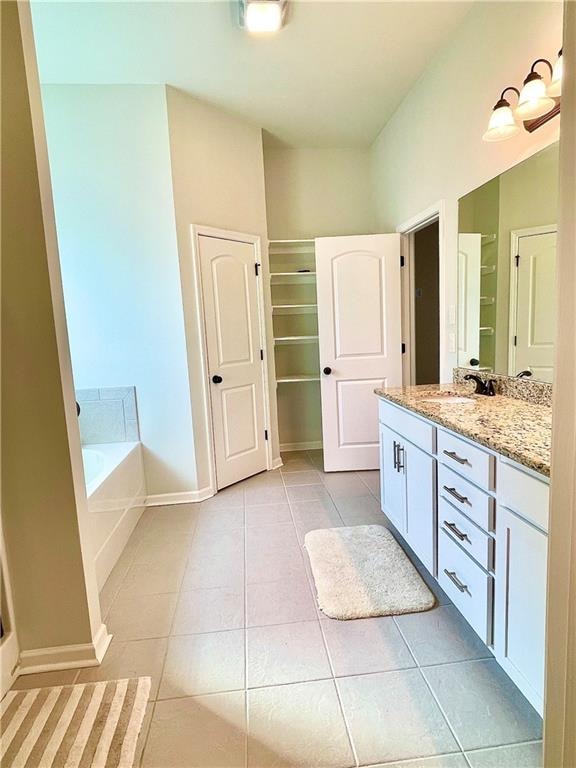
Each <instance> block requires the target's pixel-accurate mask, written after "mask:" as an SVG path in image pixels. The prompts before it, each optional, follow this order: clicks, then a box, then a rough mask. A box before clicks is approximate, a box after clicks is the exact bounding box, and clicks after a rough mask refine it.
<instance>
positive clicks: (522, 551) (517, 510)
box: [379, 399, 549, 714]
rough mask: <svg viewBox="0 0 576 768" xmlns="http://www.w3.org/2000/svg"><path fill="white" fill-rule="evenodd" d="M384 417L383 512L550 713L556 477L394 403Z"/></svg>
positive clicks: (383, 404) (384, 407)
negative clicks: (548, 641)
mask: <svg viewBox="0 0 576 768" xmlns="http://www.w3.org/2000/svg"><path fill="white" fill-rule="evenodd" d="M379 419H380V470H381V499H382V511H383V512H384V514H385V515H386V516H387V517H389V518H390V520H391V522H392V523H393V524H394V525H395V526H396V528H397V529H398V532H399V533H400V534H401V535H402V536H403V537H404V538H405V539H406V541H407V543H408V544H409V545H410V547H411V548H412V550H413V551H414V552H415V553H416V554H417V555H418V557H419V558H420V559H421V560H422V562H423V563H424V564H425V565H426V567H427V568H428V570H429V571H430V573H431V574H432V575H434V576H436V578H437V580H438V583H439V584H440V585H441V587H442V588H443V589H444V591H445V592H446V594H447V595H448V597H449V598H450V599H451V600H452V602H453V603H454V605H455V606H456V607H457V608H458V610H459V611H460V612H461V613H462V615H463V616H464V618H465V619H466V620H467V621H468V623H469V624H470V626H471V627H472V628H473V629H474V630H475V631H476V632H477V634H478V635H479V636H480V638H481V639H482V640H483V641H484V642H485V643H486V644H487V645H488V646H489V647H490V648H491V649H492V651H493V652H494V655H495V657H496V660H497V661H498V662H499V664H500V665H501V666H502V668H503V669H504V670H505V671H506V672H507V673H508V675H509V676H510V677H511V679H512V680H513V681H514V682H515V683H516V685H517V686H518V688H520V690H521V691H522V692H523V693H524V695H525V696H526V698H527V699H528V700H529V701H530V702H531V703H532V705H533V706H534V707H535V708H536V709H537V710H538V712H540V714H542V711H543V691H544V654H545V623H546V622H545V617H546V571H547V549H548V535H547V531H548V488H549V484H548V479H547V478H546V477H544V476H542V475H539V474H537V473H535V472H534V471H532V470H530V469H528V468H526V467H523V466H521V465H519V464H517V463H516V462H513V461H511V460H510V459H507V458H505V457H504V456H500V455H498V454H496V453H495V452H494V451H491V450H489V449H487V448H485V447H484V446H482V445H479V444H477V443H475V442H474V441H472V440H470V439H468V438H467V437H463V436H461V435H458V434H455V433H454V432H451V431H450V430H448V429H445V428H444V427H440V426H437V425H436V424H434V423H432V422H430V421H428V420H427V419H426V418H425V417H423V416H419V415H416V414H413V413H412V412H411V411H408V410H406V409H404V408H402V407H400V406H397V405H396V404H393V403H391V402H389V401H387V400H382V399H381V400H380V403H379Z"/></svg>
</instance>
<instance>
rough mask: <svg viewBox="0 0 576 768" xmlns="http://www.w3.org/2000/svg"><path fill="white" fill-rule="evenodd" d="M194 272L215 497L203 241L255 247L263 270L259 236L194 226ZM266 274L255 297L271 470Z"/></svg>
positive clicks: (267, 446) (211, 482)
mask: <svg viewBox="0 0 576 768" xmlns="http://www.w3.org/2000/svg"><path fill="white" fill-rule="evenodd" d="M191 230H192V269H193V274H194V289H195V293H196V306H197V308H198V311H197V313H196V322H197V331H198V337H199V338H200V341H201V344H200V367H201V371H202V397H203V411H204V422H205V425H206V426H207V429H208V441H207V442H208V455H207V458H208V472H209V476H210V488H209V491H210V492H211V493H212V495H214V494H216V493H218V483H217V477H216V453H215V447H214V423H213V419H212V393H211V390H210V386H209V384H208V374H209V371H208V343H207V340H206V319H205V318H206V316H205V314H204V290H203V285H202V270H201V262H200V237H201V236H204V237H212V238H215V239H218V240H232V241H233V242H237V243H248V244H250V245H253V246H254V255H255V258H256V262H255V263H258V264H260V265H261V267H262V242H261V238H260V236H259V235H251V234H248V233H246V232H236V231H234V230H230V229H220V228H218V227H208V226H205V225H203V224H192V227H191ZM262 275H263V270H262V268H261V269H260V280H257V281H256V295H257V297H258V329H259V332H260V349H262V350H264V360H263V361H262V387H263V392H264V427H265V429H267V430H268V440H267V441H266V469H267V470H270V469H272V439H271V438H272V435H271V419H270V389H269V382H268V346H267V343H266V315H265V304H264V290H263V280H262Z"/></svg>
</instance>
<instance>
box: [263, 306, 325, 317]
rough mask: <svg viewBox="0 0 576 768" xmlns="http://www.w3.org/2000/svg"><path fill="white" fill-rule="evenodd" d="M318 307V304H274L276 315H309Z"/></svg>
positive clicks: (273, 308)
mask: <svg viewBox="0 0 576 768" xmlns="http://www.w3.org/2000/svg"><path fill="white" fill-rule="evenodd" d="M317 309H318V305H317V304H274V305H273V306H272V311H273V313H274V314H275V315H309V314H312V313H314V312H316V311H317Z"/></svg>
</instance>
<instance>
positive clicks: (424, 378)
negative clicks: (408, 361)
mask: <svg viewBox="0 0 576 768" xmlns="http://www.w3.org/2000/svg"><path fill="white" fill-rule="evenodd" d="M410 283H411V305H412V312H411V320H412V322H411V326H412V327H411V334H410V335H411V342H412V343H411V347H412V377H411V378H412V383H413V384H438V383H439V382H440V246H439V224H438V219H436V220H435V221H433V222H431V223H430V224H427V225H426V226H425V227H423V228H422V229H419V230H417V231H416V232H414V234H413V248H412V264H411V280H410Z"/></svg>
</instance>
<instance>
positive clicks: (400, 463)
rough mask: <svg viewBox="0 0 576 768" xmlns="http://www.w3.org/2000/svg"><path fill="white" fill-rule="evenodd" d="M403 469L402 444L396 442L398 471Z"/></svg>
mask: <svg viewBox="0 0 576 768" xmlns="http://www.w3.org/2000/svg"><path fill="white" fill-rule="evenodd" d="M400 452H402V459H400ZM403 471H404V446H403V445H400V443H398V472H403Z"/></svg>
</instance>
